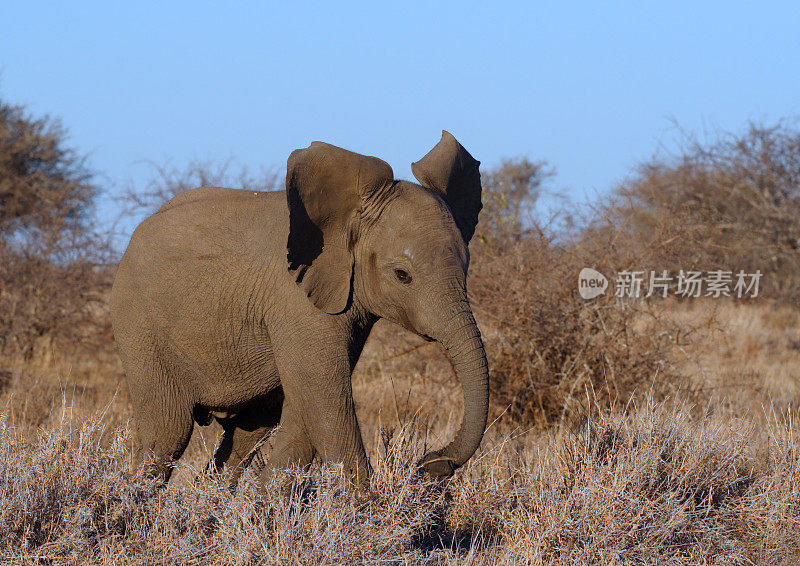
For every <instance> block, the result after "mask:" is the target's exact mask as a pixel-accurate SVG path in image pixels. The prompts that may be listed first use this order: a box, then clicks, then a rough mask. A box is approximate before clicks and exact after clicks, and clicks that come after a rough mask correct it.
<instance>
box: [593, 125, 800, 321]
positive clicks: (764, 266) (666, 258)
mask: <svg viewBox="0 0 800 566" xmlns="http://www.w3.org/2000/svg"><path fill="white" fill-rule="evenodd" d="M616 196H617V199H616V200H615V201H614V202H612V203H611V205H610V207H609V209H608V210H609V213H610V215H609V218H611V219H612V224H613V226H612V227H611V228H610V229H612V230H621V231H623V232H625V233H627V234H628V235H629V237H628V238H626V242H628V245H630V246H632V247H637V246H641V245H643V244H644V245H647V243H649V242H652V241H669V245H668V246H665V247H664V248H663V249H662V262H661V263H660V264H659V266H658V267H659V268H663V269H673V270H678V269H684V270H688V269H700V270H704V271H709V270H714V269H723V270H733V271H738V270H739V269H742V270H744V271H745V272H746V273H754V272H755V271H756V270H760V271H761V273H762V274H763V277H762V281H761V289H762V293H764V294H766V295H769V296H771V297H775V298H780V299H785V300H789V301H792V302H794V304H795V305H798V304H800V302H798V301H800V295H798V289H800V251H799V250H798V246H800V130H798V129H797V128H796V127H792V126H790V125H789V124H788V123H787V122H779V123H778V124H777V125H774V126H769V127H768V126H762V125H756V124H751V125H750V126H749V128H748V129H747V130H746V131H745V132H744V133H742V134H733V133H723V134H719V135H717V136H716V138H714V139H711V140H710V141H707V142H700V141H697V140H696V139H693V138H692V137H687V138H686V140H685V141H684V143H683V148H682V149H681V151H680V152H679V154H678V155H675V156H666V157H656V158H654V159H652V160H651V161H649V162H646V163H644V164H642V165H641V166H639V168H638V170H637V171H636V173H635V174H634V175H633V176H632V177H631V179H630V180H628V181H626V182H625V183H623V184H622V185H621V186H620V187H619V189H618V190H617V194H616Z"/></svg>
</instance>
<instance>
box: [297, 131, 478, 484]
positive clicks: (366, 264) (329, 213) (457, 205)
mask: <svg viewBox="0 0 800 566" xmlns="http://www.w3.org/2000/svg"><path fill="white" fill-rule="evenodd" d="M479 165H480V163H479V162H478V161H476V160H475V159H473V158H472V156H471V155H470V154H469V153H468V152H467V150H466V149H464V147H463V146H461V144H460V143H458V141H457V140H456V139H455V138H454V137H453V136H452V135H451V134H450V133H448V132H442V138H441V140H440V141H439V143H438V144H436V146H435V147H434V148H433V149H432V150H431V151H430V152H428V153H427V154H426V155H425V156H424V157H423V158H422V159H420V160H419V161H417V162H416V163H414V164H412V172H413V173H414V176H415V177H416V178H417V180H418V181H419V183H420V184H415V183H411V182H408V181H396V180H395V179H394V175H393V172H392V169H391V167H389V165H388V164H386V163H385V162H383V161H382V160H380V159H378V158H375V157H367V156H363V155H359V154H356V153H352V152H349V151H346V150H344V149H341V148H338V147H335V146H332V145H328V144H325V143H321V142H314V143H312V144H311V146H309V147H308V148H306V149H301V150H297V151H295V152H293V153H292V155H291V156H290V157H289V161H288V165H287V176H286V189H287V191H286V192H287V199H288V203H289V215H290V232H289V238H288V244H287V247H288V254H287V258H288V268H289V271H290V272H291V273H292V274H293V275H294V277H295V279H296V282H297V284H298V285H299V286H300V287H301V288H302V289H303V290H304V291H305V292H306V294H307V295H308V297H309V299H310V300H311V301H312V302H313V304H314V305H316V306H317V307H318V308H319V309H322V310H324V311H325V312H327V313H329V314H331V315H339V314H342V313H345V312H346V311H347V310H348V309H351V308H354V306H355V307H356V308H359V309H364V310H366V311H368V312H370V313H372V314H373V315H375V316H377V317H381V318H386V319H388V320H391V321H393V322H395V323H397V324H400V325H402V326H403V327H405V328H407V329H408V330H410V331H412V332H415V333H416V334H418V335H420V336H423V337H425V338H426V339H428V340H436V341H438V342H440V343H441V344H442V346H443V347H444V348H445V350H446V352H447V354H448V356H449V357H450V360H451V362H452V364H453V367H454V368H455V371H456V374H457V375H458V377H459V379H460V380H461V384H462V388H463V394H464V415H463V418H462V421H461V426H460V428H459V430H458V432H457V433H456V435H455V438H454V439H453V441H452V442H451V443H450V444H448V445H447V446H445V447H444V448H442V449H441V450H438V451H436V452H432V453H430V454H427V455H426V456H425V457H424V458H423V461H422V465H423V466H424V467H425V469H427V470H428V471H429V472H430V473H432V474H434V475H450V474H452V472H453V470H454V469H455V468H457V467H459V466H461V465H463V464H464V463H465V462H466V461H467V460H468V459H469V458H470V456H472V454H473V453H474V452H475V450H476V449H477V448H478V445H479V444H480V442H481V439H482V437H483V432H484V429H485V426H486V418H487V413H488V390H489V387H488V385H489V383H488V376H489V374H488V366H487V363H486V354H485V352H484V348H483V342H482V341H481V336H480V332H479V331H478V327H477V325H476V324H475V319H474V317H473V314H472V310H471V309H470V306H469V302H468V300H467V291H466V277H467V268H468V266H469V249H468V244H469V240H470V238H471V237H472V234H473V233H474V231H475V225H476V224H477V221H478V213H479V212H480V210H481V183H480V172H479V169H478V168H479Z"/></svg>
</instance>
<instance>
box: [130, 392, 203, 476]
mask: <svg viewBox="0 0 800 566" xmlns="http://www.w3.org/2000/svg"><path fill="white" fill-rule="evenodd" d="M138 401H139V402H134V414H133V417H134V422H135V423H136V425H135V435H134V436H135V438H134V452H133V463H134V467H135V468H140V467H141V468H142V471H143V473H144V474H146V475H148V476H152V477H155V478H158V479H160V480H161V481H162V482H164V483H166V482H168V481H169V478H170V476H171V475H172V468H173V464H174V462H175V461H176V460H178V459H179V458H180V457H181V456H182V455H183V452H184V451H185V450H186V447H187V446H188V445H189V440H190V439H191V437H192V429H193V428H194V419H193V417H192V407H191V406H190V404H189V403H187V402H184V401H182V400H180V399H175V398H168V399H167V400H166V401H161V402H159V403H149V402H148V403H143V402H142V397H139V398H138Z"/></svg>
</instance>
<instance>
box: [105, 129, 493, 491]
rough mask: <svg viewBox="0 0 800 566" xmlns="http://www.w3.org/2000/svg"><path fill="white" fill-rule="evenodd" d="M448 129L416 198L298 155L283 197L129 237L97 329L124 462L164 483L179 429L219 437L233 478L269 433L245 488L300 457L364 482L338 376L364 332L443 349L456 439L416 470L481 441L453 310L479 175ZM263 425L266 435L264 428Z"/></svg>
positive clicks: (331, 156)
mask: <svg viewBox="0 0 800 566" xmlns="http://www.w3.org/2000/svg"><path fill="white" fill-rule="evenodd" d="M479 165H480V163H479V162H478V161H476V160H475V159H473V158H472V156H471V155H470V154H469V153H468V152H467V150H466V149H464V147H462V146H461V144H459V143H458V141H456V139H455V138H454V137H453V136H452V135H451V134H450V133H448V132H442V139H441V141H439V143H438V144H436V146H435V147H434V148H433V149H432V150H431V151H430V152H428V153H427V154H426V155H425V156H424V157H423V158H422V159H420V160H419V161H417V162H416V163H414V164H412V171H413V173H414V176H415V177H416V178H417V180H418V181H419V183H420V184H415V183H411V182H408V181H397V180H395V179H394V175H393V173H392V169H391V167H389V165H388V164H386V163H385V162H384V161H382V160H380V159H378V158H376V157H367V156H364V155H359V154H357V153H352V152H350V151H347V150H344V149H341V148H339V147H335V146H332V145H329V144H326V143H321V142H314V143H312V144H311V145H310V146H309V147H307V148H305V149H298V150H296V151H294V152H293V153H292V154H291V155H290V156H289V160H288V162H287V165H286V191H285V192H284V191H281V192H253V191H246V190H234V189H223V188H216V187H203V188H199V189H194V190H191V191H187V192H185V193H183V194H180V195H178V196H177V197H175V198H173V199H172V200H171V201H169V202H168V203H167V204H165V205H164V206H163V207H162V208H161V209H160V210H159V211H158V212H156V213H155V214H154V215H153V216H151V217H150V218H148V219H147V220H145V221H144V222H142V224H141V225H140V226H139V227H138V228H137V229H136V231H135V232H134V234H133V237H132V238H131V242H130V244H129V245H128V249H127V250H126V252H125V255H124V257H123V258H122V261H121V263H120V265H119V270H118V271H117V275H116V279H115V281H114V287H113V289H112V293H111V315H112V321H113V324H114V334H115V336H116V341H117V347H118V350H119V353H120V356H121V357H122V362H123V364H124V368H125V372H126V374H127V381H128V386H129V388H130V395H131V400H132V402H133V411H134V423H135V440H136V447H135V450H134V458H135V460H136V462H139V463H141V462H142V461H143V460H146V461H148V462H150V463H149V464H148V466H149V467H148V470H147V471H148V472H149V473H151V474H154V475H156V476H158V477H160V478H162V479H163V480H164V481H167V480H168V479H169V476H170V473H171V469H172V466H171V464H172V462H173V461H175V460H176V459H178V458H180V456H181V454H183V451H184V450H185V448H186V445H187V444H188V442H189V438H190V436H191V433H192V428H193V426H194V423H195V422H197V423H199V424H201V425H207V424H209V423H210V422H211V420H212V418H216V419H217V420H218V421H219V422H220V424H221V425H222V427H223V429H224V435H223V439H222V442H221V444H220V446H219V448H218V450H217V452H216V454H215V457H214V461H215V464H216V466H217V467H220V468H221V467H222V466H224V465H228V466H231V467H232V469H233V474H234V481H235V478H237V477H238V475H239V474H240V473H241V471H242V470H243V469H244V468H245V467H246V466H247V465H248V463H249V461H250V459H251V458H252V454H253V448H254V447H255V446H256V445H257V444H258V443H259V442H260V441H261V440H262V439H263V438H264V437H265V436H266V435H267V433H269V432H270V431H272V429H274V428H275V427H276V426H277V427H278V428H277V430H276V431H275V433H274V436H273V437H272V441H271V442H272V443H273V449H272V450H271V452H270V455H269V459H268V462H267V465H266V467H265V469H264V471H263V472H262V473H268V472H269V470H274V469H278V468H286V467H289V466H291V465H299V466H305V465H307V464H309V463H310V462H311V460H312V458H313V457H314V456H315V455H316V456H318V457H320V458H321V459H322V460H324V461H327V462H342V463H343V464H344V466H345V469H346V470H348V471H349V472H350V474H351V476H352V477H353V479H355V480H356V481H357V482H363V481H364V480H365V479H366V478H367V475H368V474H369V469H370V468H369V460H368V458H367V456H366V453H365V451H364V445H363V443H362V440H361V433H360V430H359V426H358V421H357V419H356V413H355V410H354V403H353V394H352V386H351V381H350V380H351V373H352V371H353V367H354V366H355V364H356V362H357V361H358V358H359V356H360V355H361V350H362V348H363V346H364V342H365V341H366V339H367V336H368V335H369V332H370V330H371V328H372V326H373V325H374V324H375V322H376V321H377V320H378V319H379V318H386V319H388V320H391V321H392V322H394V323H396V324H399V325H401V326H403V327H405V328H407V329H408V330H410V331H412V332H414V333H416V334H418V335H420V336H422V337H424V338H426V339H428V340H435V341H438V342H440V343H441V344H442V346H443V347H444V349H445V350H446V352H447V354H448V356H449V357H450V359H451V361H452V364H453V367H454V368H455V371H456V373H457V375H458V377H459V378H460V380H461V383H462V386H463V394H464V415H463V418H462V421H461V426H460V428H459V430H458V432H457V433H456V435H455V438H454V439H453V440H452V442H450V444H448V445H447V446H445V447H443V448H441V449H440V450H436V451H434V452H431V453H429V454H427V455H425V457H424V458H423V459H422V461H421V466H422V467H423V468H424V469H425V470H426V471H427V472H429V473H431V474H433V475H436V476H448V475H451V474H452V473H453V471H454V470H455V469H456V468H458V467H459V466H461V465H463V464H464V463H465V462H466V461H467V460H468V459H469V458H470V456H472V454H473V453H474V452H475V450H476V449H477V448H478V445H479V444H480V442H481V438H482V436H483V432H484V429H485V426H486V417H487V408H488V389H489V387H488V386H489V382H488V378H489V374H488V367H487V364H486V355H485V353H484V349H483V343H482V341H481V336H480V332H479V331H478V327H477V326H476V325H475V319H474V318H473V315H472V311H471V309H470V306H469V303H468V302H467V289H466V278H467V267H468V265H469V250H468V247H467V245H468V243H469V240H470V238H471V237H472V234H473V232H474V231H475V224H476V223H477V221H478V212H480V210H481V183H480V172H479V170H478V166H479ZM278 425H280V426H278Z"/></svg>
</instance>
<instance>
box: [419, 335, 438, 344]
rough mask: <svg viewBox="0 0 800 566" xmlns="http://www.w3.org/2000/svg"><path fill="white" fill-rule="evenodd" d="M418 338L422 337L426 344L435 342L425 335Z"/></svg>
mask: <svg viewBox="0 0 800 566" xmlns="http://www.w3.org/2000/svg"><path fill="white" fill-rule="evenodd" d="M420 336H422V339H423V340H425V341H426V342H436V340H434V339H433V338H431V337H430V336H428V335H427V334H420Z"/></svg>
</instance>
